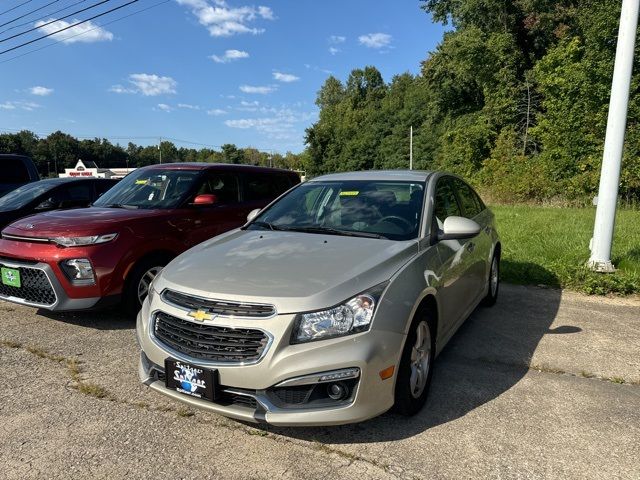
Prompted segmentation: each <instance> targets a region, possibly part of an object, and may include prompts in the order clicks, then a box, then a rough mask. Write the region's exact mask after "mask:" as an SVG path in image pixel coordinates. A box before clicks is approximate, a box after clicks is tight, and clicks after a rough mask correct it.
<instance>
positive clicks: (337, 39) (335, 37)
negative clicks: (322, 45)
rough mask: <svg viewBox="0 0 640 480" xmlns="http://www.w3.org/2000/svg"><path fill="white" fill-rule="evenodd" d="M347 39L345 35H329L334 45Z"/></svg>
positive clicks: (330, 41)
mask: <svg viewBox="0 0 640 480" xmlns="http://www.w3.org/2000/svg"><path fill="white" fill-rule="evenodd" d="M346 41H347V37H343V36H341V35H331V36H330V37H329V43H331V44H333V45H338V44H339V43H344V42H346Z"/></svg>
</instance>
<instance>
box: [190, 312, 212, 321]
mask: <svg viewBox="0 0 640 480" xmlns="http://www.w3.org/2000/svg"><path fill="white" fill-rule="evenodd" d="M187 315H188V316H190V317H191V318H193V319H194V320H197V321H199V322H204V321H205V320H213V315H211V314H210V313H207V312H206V311H204V310H192V311H191V312H189V313H187Z"/></svg>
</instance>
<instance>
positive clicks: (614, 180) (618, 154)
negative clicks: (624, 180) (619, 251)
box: [588, 0, 640, 273]
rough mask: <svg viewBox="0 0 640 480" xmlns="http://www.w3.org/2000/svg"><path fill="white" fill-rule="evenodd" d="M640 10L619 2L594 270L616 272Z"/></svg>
mask: <svg viewBox="0 0 640 480" xmlns="http://www.w3.org/2000/svg"><path fill="white" fill-rule="evenodd" d="M639 11H640V0H623V1H622V12H621V14H620V30H619V33H618V46H617V50H616V61H615V67H614V71H613V82H612V86H611V100H610V103H609V118H608V120H607V136H606V139H605V143H604V155H603V158H602V170H601V171H600V188H599V190H598V197H597V199H598V200H597V210H596V221H595V225H594V229H593V238H592V239H591V257H590V258H589V262H588V265H589V267H590V268H591V269H592V270H595V271H596V272H604V273H610V272H614V271H615V268H614V266H613V264H612V263H611V245H612V243H613V231H614V226H615V218H616V203H617V201H618V186H619V183H620V168H621V164H622V152H623V146H624V134H625V130H626V126H627V110H628V107H629V92H630V89H631V75H632V73H633V60H634V53H635V44H636V30H637V28H638V12H639Z"/></svg>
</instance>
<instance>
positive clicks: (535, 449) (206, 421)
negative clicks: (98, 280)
mask: <svg viewBox="0 0 640 480" xmlns="http://www.w3.org/2000/svg"><path fill="white" fill-rule="evenodd" d="M0 328H1V330H0V360H1V364H2V371H3V372H4V374H3V377H4V381H3V382H2V385H3V386H2V390H0V455H1V456H2V473H0V477H2V478H7V479H13V478H20V479H25V478H70V477H73V478H87V477H89V476H90V477H92V478H123V477H131V478H151V477H153V478H158V479H162V478H167V479H173V478H225V479H228V478H229V479H230V478H234V479H235V478H295V479H298V478H337V477H339V478H358V479H363V478H367V479H368V478H456V479H458V478H518V479H520V478H603V479H605V478H606V479H611V478H635V479H638V478H640V460H639V456H638V452H639V451H640V355H639V353H640V352H639V350H640V301H638V299H604V298H596V297H585V296H582V295H579V294H574V293H567V292H560V291H557V290H543V289H537V288H526V287H515V286H507V285H505V286H503V288H502V291H501V298H500V300H499V302H498V304H497V305H496V307H494V308H493V309H479V310H478V311H477V312H476V313H474V314H473V316H472V317H471V318H470V319H469V320H468V321H467V323H466V324H465V325H464V326H463V327H462V329H461V330H460V331H459V333H458V334H457V335H456V336H455V337H454V339H453V340H452V342H451V343H450V344H449V346H448V347H447V348H446V349H445V351H444V352H443V353H442V355H441V357H440V359H439V361H438V362H437V365H436V370H435V374H434V380H433V384H432V392H431V396H430V398H429V401H428V403H427V406H426V407H425V409H424V410H423V411H422V412H421V413H420V414H419V415H418V416H416V417H414V418H411V419H405V418H401V417H398V416H396V415H393V414H385V415H383V416H382V417H379V418H377V419H373V420H370V421H368V422H365V423H362V424H357V425H351V426H344V427H332V428H301V429H280V428H271V427H266V426H255V425H248V424H243V423H239V422H235V421H232V420H227V419H225V418H222V417H219V416H216V415H212V414H208V413H203V412H200V411H193V410H190V409H187V408H184V407H183V406H181V405H180V404H176V403H174V402H171V401H168V400H167V399H165V398H164V397H163V396H160V395H158V394H156V393H154V392H152V391H150V390H148V389H146V388H145V387H143V386H141V385H140V384H139V382H138V378H137V373H136V362H137V358H138V348H137V345H136V341H135V336H134V322H133V321H130V320H127V319H125V318H123V317H122V316H121V315H120V314H118V313H117V312H103V313H84V314H73V315H71V314H69V315H55V316H54V315H51V314H49V313H47V312H43V311H40V312H36V311H35V310H34V309H30V308H24V307H19V306H16V305H12V304H8V303H0Z"/></svg>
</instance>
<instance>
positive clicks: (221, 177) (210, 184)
mask: <svg viewBox="0 0 640 480" xmlns="http://www.w3.org/2000/svg"><path fill="white" fill-rule="evenodd" d="M202 194H213V195H215V196H216V197H217V198H218V202H219V203H236V202H238V201H239V200H240V188H239V185H238V176H237V175H235V174H233V173H219V172H210V173H208V174H206V175H205V177H204V179H203V182H202V184H201V185H200V189H199V190H198V195H202Z"/></svg>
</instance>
